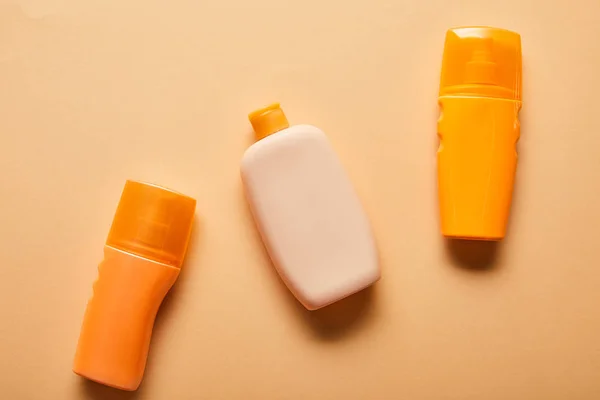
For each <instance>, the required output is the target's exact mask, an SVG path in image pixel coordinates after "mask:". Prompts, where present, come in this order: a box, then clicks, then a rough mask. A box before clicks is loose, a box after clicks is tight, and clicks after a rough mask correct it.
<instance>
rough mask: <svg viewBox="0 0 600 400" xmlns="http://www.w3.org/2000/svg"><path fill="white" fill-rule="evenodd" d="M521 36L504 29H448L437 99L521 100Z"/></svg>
mask: <svg viewBox="0 0 600 400" xmlns="http://www.w3.org/2000/svg"><path fill="white" fill-rule="evenodd" d="M521 74H522V61H521V36H520V35H519V34H518V33H515V32H511V31H508V30H505V29H498V28H489V27H478V26H474V27H460V28H454V29H450V30H448V32H447V34H446V44H445V46H444V58H443V62H442V77H441V82H440V96H446V95H465V96H487V97H500V98H505V99H509V100H521V90H522V89H521Z"/></svg>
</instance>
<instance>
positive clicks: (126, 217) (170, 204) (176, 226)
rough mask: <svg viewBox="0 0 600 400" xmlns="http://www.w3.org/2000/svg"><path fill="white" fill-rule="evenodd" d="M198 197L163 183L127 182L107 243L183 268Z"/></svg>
mask: <svg viewBox="0 0 600 400" xmlns="http://www.w3.org/2000/svg"><path fill="white" fill-rule="evenodd" d="M195 209H196V200H194V199H192V198H191V197H188V196H185V195H183V194H180V193H177V192H174V191H172V190H169V189H165V188H162V187H160V186H156V185H152V184H148V183H142V182H135V181H127V182H126V183H125V188H124V189H123V194H122V195H121V200H120V201H119V205H118V207H117V212H116V213H115V218H114V219H113V223H112V226H111V228H110V232H109V234H108V239H106V244H107V245H108V246H111V247H115V248H117V249H119V250H123V251H127V252H130V253H133V254H136V255H138V256H140V257H145V258H149V259H151V260H154V261H158V262H161V263H164V264H169V265H173V266H175V267H181V264H182V262H183V257H184V256H185V251H186V248H187V245H188V241H189V238H190V232H191V229H192V222H193V220H194V211H195Z"/></svg>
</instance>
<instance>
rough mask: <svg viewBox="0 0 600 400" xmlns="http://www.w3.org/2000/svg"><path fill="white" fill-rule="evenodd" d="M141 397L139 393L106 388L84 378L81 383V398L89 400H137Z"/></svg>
mask: <svg viewBox="0 0 600 400" xmlns="http://www.w3.org/2000/svg"><path fill="white" fill-rule="evenodd" d="M139 396H140V392H139V391H135V392H127V391H125V390H119V389H115V388H112V387H109V386H104V385H102V384H100V383H96V382H93V381H90V380H87V379H84V378H80V382H79V398H81V399H89V400H135V399H138V398H139Z"/></svg>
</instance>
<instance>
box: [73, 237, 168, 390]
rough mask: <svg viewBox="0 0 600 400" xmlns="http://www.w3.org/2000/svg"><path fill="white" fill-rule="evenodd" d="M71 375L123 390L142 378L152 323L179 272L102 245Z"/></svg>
mask: <svg viewBox="0 0 600 400" xmlns="http://www.w3.org/2000/svg"><path fill="white" fill-rule="evenodd" d="M104 255H105V257H104V260H103V261H102V263H101V264H100V266H99V267H98V278H97V280H96V282H95V283H94V292H93V295H92V297H91V299H90V300H89V301H88V304H87V308H86V311H85V316H84V320H83V324H82V327H81V333H80V336H79V343H78V345H77V351H76V354H75V362H74V366H73V371H74V372H75V373H76V374H78V375H81V376H83V377H85V378H87V379H90V380H93V381H96V382H98V383H102V384H104V385H107V386H112V387H115V388H118V389H122V390H136V389H137V388H138V386H139V384H140V382H141V380H142V377H143V374H144V369H145V366H146V359H147V357H148V349H149V345H150V339H151V336H152V329H153V326H154V319H155V317H156V313H157V311H158V309H159V307H160V304H161V302H162V300H163V299H164V297H165V295H166V294H167V292H168V291H169V289H170V288H171V286H172V285H173V283H174V282H175V280H176V279H177V276H178V275H179V268H176V267H173V266H170V265H167V264H163V263H160V262H156V261H152V260H149V259H146V258H143V257H139V256H136V255H134V254H131V253H128V252H125V251H121V250H118V249H115V248H113V247H110V246H105V249H104Z"/></svg>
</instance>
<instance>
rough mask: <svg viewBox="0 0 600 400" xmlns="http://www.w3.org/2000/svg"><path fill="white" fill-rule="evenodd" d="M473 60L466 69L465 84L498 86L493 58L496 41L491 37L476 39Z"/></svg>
mask: <svg viewBox="0 0 600 400" xmlns="http://www.w3.org/2000/svg"><path fill="white" fill-rule="evenodd" d="M475 43H476V44H475V46H474V48H473V52H472V53H471V60H470V61H469V62H467V64H466V67H465V68H466V69H465V83H479V84H486V85H495V84H497V79H496V63H495V62H494V60H493V58H492V48H493V45H494V40H493V39H492V38H491V37H486V38H476V39H475Z"/></svg>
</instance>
